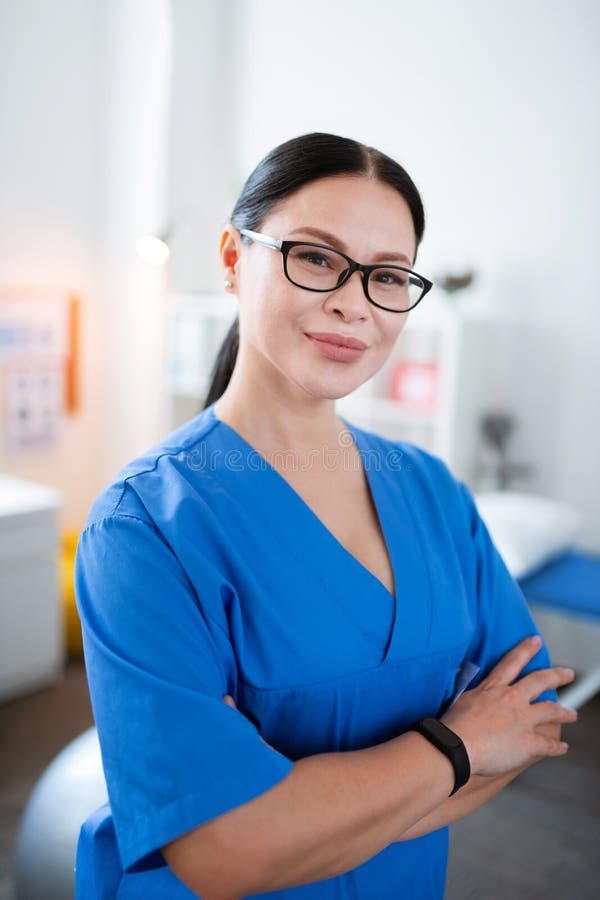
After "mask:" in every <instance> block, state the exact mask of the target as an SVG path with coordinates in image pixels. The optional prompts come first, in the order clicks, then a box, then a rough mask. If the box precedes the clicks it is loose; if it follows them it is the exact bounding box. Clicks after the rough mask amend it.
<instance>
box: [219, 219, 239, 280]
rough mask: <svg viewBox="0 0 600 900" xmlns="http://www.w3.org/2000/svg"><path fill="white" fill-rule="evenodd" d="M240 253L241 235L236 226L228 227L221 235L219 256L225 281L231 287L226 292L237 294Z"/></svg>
mask: <svg viewBox="0 0 600 900" xmlns="http://www.w3.org/2000/svg"><path fill="white" fill-rule="evenodd" d="M240 252H241V237H240V233H239V231H238V230H237V228H236V227H235V226H234V225H228V226H227V228H226V229H225V231H224V232H223V234H222V235H221V243H220V245H219V255H220V257H221V264H222V267H223V279H224V281H225V282H228V283H229V284H230V285H231V287H227V288H226V290H228V291H232V292H233V293H235V288H236V277H237V276H238V274H239V263H240Z"/></svg>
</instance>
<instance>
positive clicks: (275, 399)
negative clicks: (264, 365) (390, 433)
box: [215, 357, 345, 451]
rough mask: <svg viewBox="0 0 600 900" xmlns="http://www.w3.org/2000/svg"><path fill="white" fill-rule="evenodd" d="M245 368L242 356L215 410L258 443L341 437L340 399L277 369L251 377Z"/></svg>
mask: <svg viewBox="0 0 600 900" xmlns="http://www.w3.org/2000/svg"><path fill="white" fill-rule="evenodd" d="M244 368H245V367H244V365H243V359H241V358H240V357H238V360H237V361H236V365H235V368H234V371H233V374H232V376H231V380H230V382H229V384H228V386H227V388H226V390H225V392H224V393H223V394H222V396H221V397H220V398H219V399H218V400H217V402H216V404H215V415H216V416H217V418H218V419H221V420H222V421H223V422H225V423H226V424H227V425H230V426H231V427H232V428H233V429H235V430H236V431H237V432H238V433H239V434H241V435H242V437H244V438H246V440H248V441H249V442H250V443H251V444H254V446H259V447H269V448H271V449H279V450H281V449H286V450H291V449H295V450H300V451H302V450H305V449H306V450H308V449H310V448H311V447H315V446H321V445H325V444H327V443H331V442H335V441H337V439H338V437H339V435H340V433H341V432H342V431H344V430H345V426H344V425H343V423H342V422H340V420H339V419H338V418H337V417H336V413H335V400H331V399H328V398H325V399H323V398H321V397H313V396H311V395H309V394H307V393H306V391H304V390H302V389H301V388H300V387H299V386H297V385H295V384H292V383H291V382H290V381H289V380H288V379H285V378H284V376H282V375H281V376H279V377H278V373H276V375H275V377H273V372H272V371H271V372H270V373H260V372H258V373H257V372H256V370H254V371H253V377H249V374H248V373H246V372H244ZM261 376H262V377H261Z"/></svg>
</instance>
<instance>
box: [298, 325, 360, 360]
mask: <svg viewBox="0 0 600 900" xmlns="http://www.w3.org/2000/svg"><path fill="white" fill-rule="evenodd" d="M305 334H306V337H307V338H308V340H309V341H310V342H311V343H312V345H313V347H314V348H315V350H317V351H318V352H319V353H320V354H321V356H324V357H326V358H327V359H330V360H332V361H333V362H336V363H352V362H355V361H356V360H358V359H360V358H361V356H362V355H363V353H364V352H365V350H366V349H367V345H366V344H364V343H363V342H362V341H359V340H358V338H350V337H344V336H343V335H341V334H321V333H312V334H311V333H309V332H306V333H305Z"/></svg>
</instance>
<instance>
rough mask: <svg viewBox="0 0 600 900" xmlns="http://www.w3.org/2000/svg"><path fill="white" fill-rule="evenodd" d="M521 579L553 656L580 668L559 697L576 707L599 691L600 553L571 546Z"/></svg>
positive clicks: (525, 593) (565, 703)
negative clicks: (589, 552)
mask: <svg viewBox="0 0 600 900" xmlns="http://www.w3.org/2000/svg"><path fill="white" fill-rule="evenodd" d="M519 584H520V586H521V589H522V591H523V593H524V595H525V598H526V599H527V602H528V604H529V606H530V608H531V612H532V614H533V617H534V619H535V621H536V624H537V625H538V627H539V628H540V630H541V632H542V633H543V635H544V637H545V639H546V642H547V644H548V647H549V649H550V653H551V655H552V658H553V662H554V663H555V664H556V665H566V666H570V667H571V668H573V669H575V672H576V676H577V677H576V680H575V682H574V684H573V685H572V686H571V687H569V688H567V689H566V690H564V691H563V692H562V693H561V695H560V700H561V703H563V704H564V705H565V706H569V707H572V708H573V709H577V708H578V707H579V706H581V705H582V704H584V703H585V702H586V701H587V700H589V699H590V698H591V697H593V696H594V694H596V692H597V691H600V558H599V557H593V556H590V555H587V554H585V553H583V552H581V551H579V550H566V551H563V552H562V553H559V554H557V555H555V556H553V557H552V558H551V559H549V560H547V561H546V562H545V563H544V564H543V565H541V566H540V567H538V568H536V569H535V570H533V571H531V572H528V573H527V574H525V575H524V576H522V577H521V578H519Z"/></svg>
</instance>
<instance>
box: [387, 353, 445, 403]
mask: <svg viewBox="0 0 600 900" xmlns="http://www.w3.org/2000/svg"><path fill="white" fill-rule="evenodd" d="M391 397H392V400H395V401H396V403H399V404H400V405H401V406H403V407H405V408H406V409H413V410H422V411H424V412H431V411H432V410H434V409H436V407H437V405H438V402H439V366H438V364H437V363H436V362H423V361H421V360H401V361H400V362H398V363H396V365H395V366H394V370H393V372H392V387H391Z"/></svg>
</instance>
